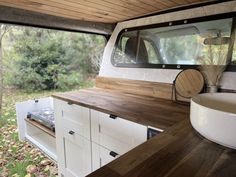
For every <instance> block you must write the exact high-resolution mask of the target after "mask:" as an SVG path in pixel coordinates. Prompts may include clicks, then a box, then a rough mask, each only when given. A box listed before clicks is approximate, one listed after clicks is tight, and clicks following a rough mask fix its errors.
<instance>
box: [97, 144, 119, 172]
mask: <svg viewBox="0 0 236 177" xmlns="http://www.w3.org/2000/svg"><path fill="white" fill-rule="evenodd" d="M119 156H120V155H119V154H118V153H117V152H115V151H112V150H109V149H106V148H104V147H102V146H100V145H98V144H96V143H92V159H93V161H92V162H93V163H92V165H93V168H92V170H93V171H95V170H97V169H99V168H100V167H102V166H104V165H106V164H108V163H110V162H111V161H113V160H115V159H116V158H118V157H119Z"/></svg>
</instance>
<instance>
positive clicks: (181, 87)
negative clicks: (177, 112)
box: [174, 69, 204, 98]
mask: <svg viewBox="0 0 236 177" xmlns="http://www.w3.org/2000/svg"><path fill="white" fill-rule="evenodd" d="M174 85H175V91H176V93H177V94H178V95H180V96H182V97H185V98H191V97H193V96H195V95H197V94H199V93H200V92H201V91H202V89H203V87H204V78H203V75H202V74H201V73H200V71H198V70H196V69H186V70H183V71H181V72H180V73H179V74H178V75H177V76H176V79H175V81H174Z"/></svg>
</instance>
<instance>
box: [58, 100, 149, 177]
mask: <svg viewBox="0 0 236 177" xmlns="http://www.w3.org/2000/svg"><path fill="white" fill-rule="evenodd" d="M54 112H55V117H56V121H55V122H56V124H55V126H56V129H57V130H58V131H56V146H57V152H58V170H59V176H65V177H84V176H86V175H88V174H89V173H91V172H92V171H95V170H97V169H98V168H100V167H102V166H103V165H106V164H107V163H109V162H111V161H112V160H114V159H116V158H118V157H119V156H120V155H122V154H124V153H126V152H128V151H129V150H131V149H133V148H134V147H136V146H137V145H139V144H141V143H143V142H145V141H146V140H147V127H146V126H143V125H140V124H137V123H134V122H130V121H127V120H125V119H122V118H119V117H115V116H112V115H108V114H105V113H101V112H98V111H95V110H92V109H88V108H85V107H82V106H78V105H75V104H68V103H67V102H66V101H62V100H58V99H54Z"/></svg>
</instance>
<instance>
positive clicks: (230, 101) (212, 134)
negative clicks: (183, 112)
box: [190, 93, 236, 149]
mask: <svg viewBox="0 0 236 177" xmlns="http://www.w3.org/2000/svg"><path fill="white" fill-rule="evenodd" d="M190 121H191V124H192V126H193V127H194V129H195V130H196V131H198V132H199V133H200V134H201V135H202V136H204V137H205V138H207V139H209V140H211V141H214V142H216V143H218V144H221V145H223V146H227V147H230V148H233V149H236V94H235V93H204V94H199V95H197V96H195V97H193V98H192V99H191V106H190Z"/></svg>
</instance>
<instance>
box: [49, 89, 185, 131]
mask: <svg viewBox="0 0 236 177" xmlns="http://www.w3.org/2000/svg"><path fill="white" fill-rule="evenodd" d="M53 97H55V98H59V99H62V100H65V101H67V102H70V103H74V104H78V105H81V106H85V107H88V108H91V109H95V110H98V111H102V112H105V113H107V114H113V115H116V116H119V117H122V118H125V119H127V120H130V121H133V122H137V123H141V124H144V125H150V126H154V127H157V128H161V129H166V128H167V127H170V126H172V125H174V124H175V123H177V122H179V121H181V120H183V119H187V118H188V114H189V107H188V106H184V105H179V104H177V103H174V102H172V101H169V100H165V99H160V98H152V97H144V96H139V95H132V94H127V93H120V92H115V91H111V90H106V89H99V88H93V89H86V90H80V91H79V92H67V93H62V94H55V95H53Z"/></svg>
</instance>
